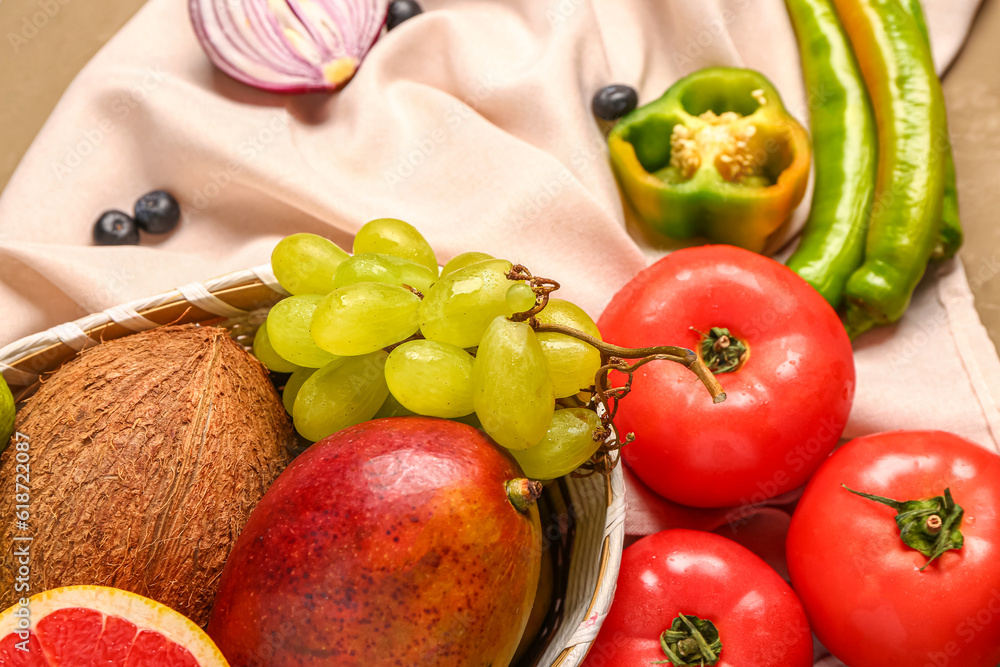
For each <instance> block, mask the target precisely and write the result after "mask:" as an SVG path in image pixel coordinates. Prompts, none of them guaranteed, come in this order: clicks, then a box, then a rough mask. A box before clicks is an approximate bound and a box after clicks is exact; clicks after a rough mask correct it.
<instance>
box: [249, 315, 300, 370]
mask: <svg viewBox="0 0 1000 667" xmlns="http://www.w3.org/2000/svg"><path fill="white" fill-rule="evenodd" d="M253 356H255V357H257V361H259V362H260V363H262V364H264V366H265V367H266V368H267V370H269V371H274V372H275V373H294V372H295V371H297V370H299V369H300V368H302V367H301V366H299V365H298V364H293V363H292V362H290V361H288V360H287V359H284V358H282V356H281V355H280V354H278V353H277V352H275V351H274V348H273V347H271V341H270V340H268V338H267V325H266V324H265V325H261V327H260V328H259V329H257V334H256V335H255V336H254V337H253Z"/></svg>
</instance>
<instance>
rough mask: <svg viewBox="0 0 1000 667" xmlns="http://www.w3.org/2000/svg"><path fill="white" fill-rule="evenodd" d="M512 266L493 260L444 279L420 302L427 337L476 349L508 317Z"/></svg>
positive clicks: (421, 317)
mask: <svg viewBox="0 0 1000 667" xmlns="http://www.w3.org/2000/svg"><path fill="white" fill-rule="evenodd" d="M511 266H512V264H511V263H510V262H508V261H507V260H505V259H491V260H489V261H486V262H479V263H478V264H473V265H472V266H467V267H465V268H464V269H459V270H458V271H455V272H453V273H449V274H448V275H447V276H445V277H444V278H441V279H440V280H438V281H437V282H436V283H434V286H433V287H431V288H430V290H429V291H428V292H427V294H426V295H424V300H423V301H422V302H421V303H420V331H421V333H423V334H424V338H427V339H430V340H436V341H438V342H440V343H450V344H452V345H455V346H457V347H463V348H464V347H475V346H476V345H477V344H479V339H480V338H482V337H483V333H484V332H485V331H486V329H487V327H489V326H490V323H491V322H492V321H493V318H495V317H498V316H501V315H507V314H508V311H507V290H508V289H509V288H510V286H511V285H512V284H513V282H514V281H511V280H508V279H507V272H508V271H510V268H511Z"/></svg>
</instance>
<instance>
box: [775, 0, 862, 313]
mask: <svg viewBox="0 0 1000 667" xmlns="http://www.w3.org/2000/svg"><path fill="white" fill-rule="evenodd" d="M785 6H786V7H787V8H788V15H789V16H790V17H791V19H792V25H793V26H794V28H795V34H796V36H797V37H798V42H799V52H800V56H801V60H802V71H803V74H804V77H805V84H806V91H807V93H808V99H809V114H810V123H811V128H810V129H811V132H812V142H813V155H814V156H815V158H814V164H815V168H816V180H815V183H814V185H813V198H812V207H811V209H810V212H809V219H808V220H807V221H806V225H805V227H804V229H803V231H802V239H801V241H800V242H799V246H798V248H796V250H795V253H794V254H792V256H791V257H790V258H789V259H788V266H789V267H790V268H791V269H792V270H794V271H795V272H796V273H798V274H799V275H800V276H802V277H803V278H804V279H805V280H806V282H808V283H809V284H810V285H812V286H813V287H815V288H816V289H817V290H818V291H819V293H820V294H822V295H823V297H824V298H825V299H826V300H827V301H828V302H830V305H832V306H833V307H834V308H836V307H838V306H839V305H840V301H841V297H842V296H843V292H844V285H845V283H846V282H847V279H848V278H849V277H850V275H851V274H852V273H854V271H855V270H856V269H857V268H858V267H859V266H861V262H862V260H863V259H864V252H865V239H866V234H867V231H868V216H869V214H870V211H871V205H872V199H873V197H874V195H875V178H876V167H877V164H878V162H877V148H878V147H877V144H876V141H877V135H876V130H875V117H874V115H873V114H872V109H871V101H870V100H869V99H868V91H867V90H866V89H865V82H864V80H863V79H862V78H861V72H860V71H859V69H858V64H857V62H856V61H855V59H854V52H853V51H852V50H851V44H850V42H849V41H848V40H847V36H846V35H845V34H844V30H843V28H842V27H841V25H840V19H839V18H838V17H837V12H836V10H835V9H834V8H833V6H832V5H831V4H830V0H785Z"/></svg>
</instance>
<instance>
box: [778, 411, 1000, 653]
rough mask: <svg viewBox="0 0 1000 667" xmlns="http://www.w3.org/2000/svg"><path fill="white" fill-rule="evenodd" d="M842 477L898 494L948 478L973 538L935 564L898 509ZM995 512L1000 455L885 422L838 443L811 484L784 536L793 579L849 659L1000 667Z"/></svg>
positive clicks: (918, 492) (816, 622)
mask: <svg viewBox="0 0 1000 667" xmlns="http://www.w3.org/2000/svg"><path fill="white" fill-rule="evenodd" d="M841 484H846V485H847V486H848V487H850V488H851V489H854V490H855V491H862V492H865V493H869V494H872V495H876V496H882V497H885V498H891V499H893V500H899V501H908V500H920V499H925V498H933V497H935V496H942V494H943V493H944V491H945V489H946V488H948V489H950V490H951V495H952V498H953V499H954V502H955V503H956V504H957V505H958V506H960V507H962V508H963V510H964V516H963V517H962V518H961V520H960V521H959V523H958V524H957V525H958V527H959V529H960V531H961V533H962V535H963V537H964V546H962V548H961V549H958V550H949V551H945V552H944V553H943V554H942V555H941V556H940V557H939V558H937V559H936V560H934V561H932V562H931V563H930V564H929V565H928V564H927V560H928V559H927V557H926V556H924V555H923V554H922V553H921V552H920V551H917V550H916V549H913V548H910V547H908V546H906V544H904V543H903V541H902V539H901V538H900V530H899V528H898V527H897V525H896V521H895V516H896V510H895V509H893V508H891V507H887V506H885V505H883V504H880V503H878V502H875V501H872V500H868V499H866V498H862V497H859V496H857V495H855V494H853V493H851V492H849V491H847V490H846V489H844V488H843V487H842V486H841ZM998 513H1000V456H997V455H995V454H993V453H992V452H989V451H987V450H985V449H983V448H982V447H978V446H976V445H974V444H972V443H970V442H968V441H966V440H963V439H961V438H959V437H958V436H955V435H952V434H950V433H942V432H937V431H932V432H906V431H899V432H894V433H881V434H878V435H871V436H867V437H864V438H858V439H857V440H853V441H851V442H849V443H848V444H846V445H844V446H843V447H842V448H840V449H839V450H837V451H836V452H835V453H834V454H833V456H831V457H830V458H829V459H828V460H827V461H826V463H824V464H823V465H822V466H821V467H820V469H819V470H818V471H817V472H816V474H815V476H814V477H813V478H812V480H810V482H809V485H808V486H807V487H806V490H805V493H804V494H803V496H802V499H801V500H800V501H799V505H798V507H797V508H796V510H795V514H794V516H793V517H792V525H791V528H790V529H789V533H788V541H787V556H788V569H789V572H790V574H791V577H792V585H793V586H795V590H796V591H798V593H799V596H800V597H801V599H802V603H803V605H804V606H805V608H806V612H807V613H808V614H809V618H810V619H811V621H812V625H813V629H814V630H815V632H816V635H817V636H818V637H819V639H820V641H821V642H823V644H824V645H825V646H826V647H827V648H829V649H830V651H832V652H833V654H834V655H836V656H837V657H839V658H840V659H841V660H842V661H844V662H845V663H847V664H848V665H851V667H875V666H877V667H884V666H885V665H892V666H893V667H927V666H930V667H945V666H946V665H956V666H957V665H961V666H962V667H995V665H996V664H997V663H998V662H1000V514H998ZM923 521H926V518H924V517H922V518H921V522H920V525H919V526H917V527H916V529H917V530H920V529H921V527H922V523H923ZM942 532H943V531H942ZM939 534H940V533H939ZM925 565H927V567H926V568H925V569H924V570H923V571H921V568H922V567H924V566H925Z"/></svg>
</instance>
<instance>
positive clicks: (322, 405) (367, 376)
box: [292, 350, 389, 442]
mask: <svg viewBox="0 0 1000 667" xmlns="http://www.w3.org/2000/svg"><path fill="white" fill-rule="evenodd" d="M388 356H389V355H388V354H386V353H385V352H384V351H382V350H379V351H378V352H372V353H371V354H365V355H362V356H358V357H347V358H342V359H338V360H336V361H334V362H331V363H329V364H327V365H326V366H324V367H323V368H321V369H319V370H318V371H316V372H315V373H313V374H312V376H310V377H309V378H308V379H307V380H306V381H305V382H303V383H302V387H301V388H300V389H299V393H298V395H297V396H296V397H295V405H294V406H293V408H292V421H293V422H294V423H295V430H297V431H298V432H299V433H300V434H301V435H302V437H303V438H305V439H306V440H312V441H313V442H315V441H317V440H322V439H323V438H325V437H326V436H328V435H331V434H333V433H336V432H337V431H339V430H341V429H345V428H347V427H348V426H354V425H355V424H360V423H361V422H363V421H368V420H369V419H371V418H372V417H374V416H375V413H376V412H378V409H379V408H380V407H381V406H382V403H384V402H385V398H386V396H388V395H389V388H388V387H387V386H386V385H385V360H386V357H388Z"/></svg>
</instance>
